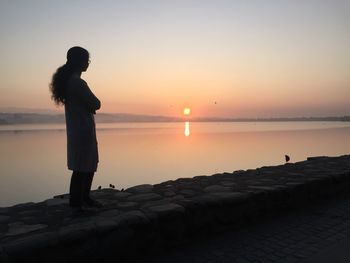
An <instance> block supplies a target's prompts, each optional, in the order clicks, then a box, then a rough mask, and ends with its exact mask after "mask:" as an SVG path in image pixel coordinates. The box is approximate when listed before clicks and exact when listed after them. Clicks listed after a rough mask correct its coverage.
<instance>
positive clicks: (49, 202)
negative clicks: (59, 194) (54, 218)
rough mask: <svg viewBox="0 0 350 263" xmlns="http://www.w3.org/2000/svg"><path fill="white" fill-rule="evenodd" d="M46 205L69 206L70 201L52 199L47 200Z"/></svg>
mask: <svg viewBox="0 0 350 263" xmlns="http://www.w3.org/2000/svg"><path fill="white" fill-rule="evenodd" d="M44 203H45V205H47V206H57V205H68V204H69V200H68V199H61V198H52V199H48V200H46V201H45V202H44Z"/></svg>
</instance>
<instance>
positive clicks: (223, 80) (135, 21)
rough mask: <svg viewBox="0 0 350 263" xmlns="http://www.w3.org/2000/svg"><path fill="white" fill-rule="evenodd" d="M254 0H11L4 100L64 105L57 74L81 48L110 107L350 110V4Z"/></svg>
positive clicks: (202, 112) (4, 27)
mask: <svg viewBox="0 0 350 263" xmlns="http://www.w3.org/2000/svg"><path fill="white" fill-rule="evenodd" d="M248 2H249V3H248ZM248 2H247V1H200V2H199V1H181V0H180V1H149V2H147V5H146V4H145V2H143V1H81V0H77V1H74V2H71V1H57V3H56V2H50V3H47V2H44V3H42V2H40V1H28V2H17V1H5V2H1V4H0V22H1V23H0V32H1V36H5V37H3V38H2V45H1V48H0V57H1V60H0V74H1V78H0V107H24V108H47V109H55V106H54V105H53V102H52V101H51V100H50V94H49V92H48V83H49V82H50V78H51V75H52V73H53V72H54V70H55V69H56V68H57V67H58V66H60V65H62V64H64V63H65V54H66V51H67V49H68V48H69V47H71V46H74V45H81V46H83V47H85V48H86V49H88V50H89V51H90V53H91V61H92V62H91V65H90V68H89V70H88V71H87V72H86V73H84V74H83V75H82V78H84V79H85V80H86V81H87V82H88V84H89V85H90V87H91V89H92V90H93V91H94V93H95V94H96V95H97V96H98V97H99V98H100V99H101V101H102V109H101V111H102V112H126V113H140V114H153V115H169V116H179V115H182V113H183V108H184V107H190V108H191V109H192V112H191V115H192V116H193V117H197V116H217V117H284V116H288V117H290V116H331V115H332V116H334V115H350V103H349V101H350V78H349V74H348V69H349V68H350V49H349V46H350V33H349V32H350V30H348V29H349V25H350V17H349V16H348V14H349V13H350V12H349V11H350V4H349V2H348V1H342V0H338V1H321V0H320V1H318V5H315V4H314V2H313V1H300V2H299V1H298V2H296V1H272V0H270V1H266V2H265V1H264V4H262V3H261V1H248ZM199 3H200V4H199ZM215 102H216V103H215ZM60 110H62V109H60Z"/></svg>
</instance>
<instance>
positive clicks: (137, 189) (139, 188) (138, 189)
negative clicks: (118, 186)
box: [126, 184, 153, 194]
mask: <svg viewBox="0 0 350 263" xmlns="http://www.w3.org/2000/svg"><path fill="white" fill-rule="evenodd" d="M126 191H127V192H130V193H134V194H145V193H151V192H152V191H153V185H151V184H140V185H136V186H133V187H130V188H128V189H126Z"/></svg>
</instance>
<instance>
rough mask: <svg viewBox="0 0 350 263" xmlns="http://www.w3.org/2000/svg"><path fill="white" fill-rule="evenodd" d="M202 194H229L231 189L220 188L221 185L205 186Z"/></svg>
mask: <svg viewBox="0 0 350 263" xmlns="http://www.w3.org/2000/svg"><path fill="white" fill-rule="evenodd" d="M203 190H204V192H207V193H210V192H230V191H232V188H231V187H227V186H222V185H211V186H207V187H205V188H204V189H203Z"/></svg>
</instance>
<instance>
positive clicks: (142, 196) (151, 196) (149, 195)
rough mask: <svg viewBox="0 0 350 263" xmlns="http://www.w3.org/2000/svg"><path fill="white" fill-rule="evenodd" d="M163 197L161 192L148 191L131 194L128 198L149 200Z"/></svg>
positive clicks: (135, 200)
mask: <svg viewBox="0 0 350 263" xmlns="http://www.w3.org/2000/svg"><path fill="white" fill-rule="evenodd" d="M161 198H162V196H161V195H159V194H155V193H146V194H136V195H131V196H129V197H127V200H128V201H132V202H147V201H153V200H158V199H161Z"/></svg>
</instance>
